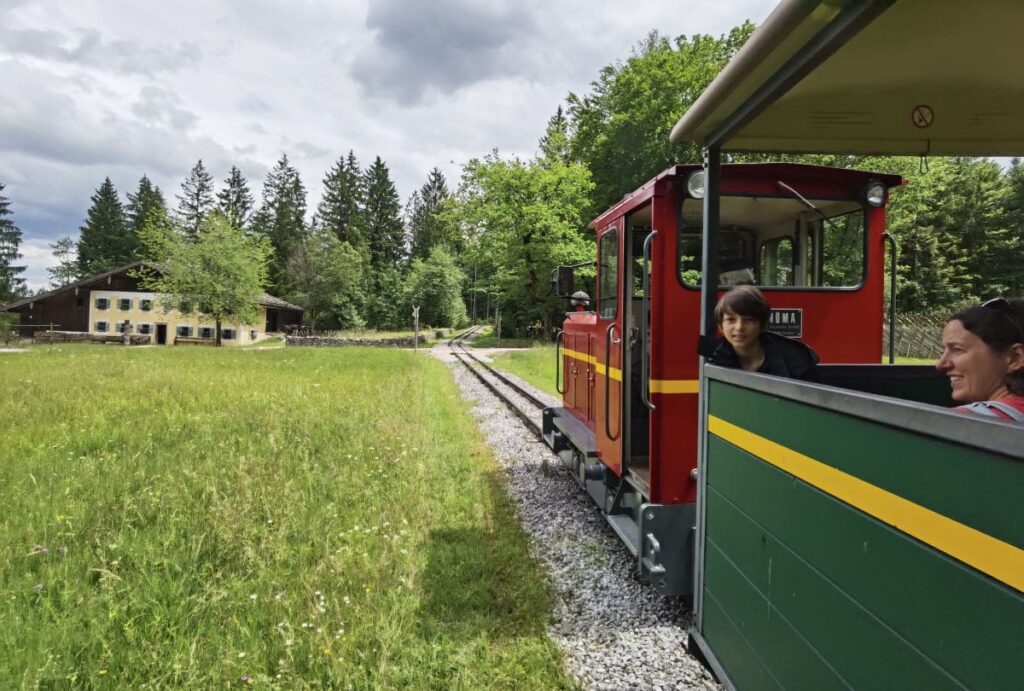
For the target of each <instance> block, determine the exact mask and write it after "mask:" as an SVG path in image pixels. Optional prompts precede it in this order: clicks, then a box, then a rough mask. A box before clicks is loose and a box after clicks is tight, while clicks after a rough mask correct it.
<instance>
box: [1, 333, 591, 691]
mask: <svg viewBox="0 0 1024 691" xmlns="http://www.w3.org/2000/svg"><path fill="white" fill-rule="evenodd" d="M0 381H3V382H4V386H3V387H0V438H2V439H3V445H2V446H0V506H2V507H3V509H2V512H0V679H3V680H4V682H3V686H5V687H26V688H35V687H42V688H67V687H70V686H74V687H85V688H143V687H146V686H148V687H151V688H153V687H160V688H162V687H187V688H226V687H229V686H232V685H241V684H242V683H244V682H243V681H242V680H243V679H245V680H247V681H248V682H249V683H251V684H252V685H254V686H256V687H260V688H288V689H291V688H307V687H312V688H328V687H330V688H345V687H346V686H348V687H352V688H359V689H365V688H437V689H449V688H464V689H475V688H530V689H532V688H564V687H567V686H570V685H571V684H570V682H569V681H568V680H567V679H566V677H565V676H564V674H563V672H562V658H561V653H560V652H559V650H558V649H557V647H556V646H555V645H554V644H553V643H552V642H551V641H550V639H548V637H547V636H546V627H547V625H548V622H549V616H550V607H551V603H550V599H549V593H548V590H547V587H546V584H545V582H544V580H543V578H542V575H541V573H540V571H539V570H538V567H537V566H536V564H535V563H534V562H533V560H532V559H531V558H530V556H529V553H528V550H527V542H526V538H525V536H524V534H523V533H522V532H521V530H520V529H519V527H518V524H517V523H516V519H515V514H514V509H513V506H512V504H511V503H510V500H509V499H508V498H507V496H506V495H505V493H504V491H503V487H502V484H501V480H500V474H499V472H498V470H497V469H496V466H495V462H494V459H493V457H492V456H491V455H490V452H489V451H488V449H487V448H486V446H485V445H484V444H483V442H482V440H481V438H480V436H479V434H478V432H477V431H476V429H475V427H474V425H473V423H472V421H471V420H470V418H469V416H468V414H467V412H466V406H465V404H464V403H463V402H462V401H461V399H460V398H459V397H458V394H457V392H456V391H455V389H454V386H453V383H452V382H451V379H450V376H449V374H448V372H447V371H446V370H445V368H444V366H443V365H442V364H441V363H439V362H438V361H435V360H433V359H430V358H425V357H415V356H414V355H413V354H412V353H411V352H402V351H392V350H377V349H357V348H351V349H349V348H344V349H308V350H306V349H281V350H270V351H264V352H261V353H255V352H252V351H245V350H239V349H229V348H222V349H214V348H189V349H186V348H166V349H165V348H150V349H125V348H111V347H103V346H51V347H37V348H34V349H33V350H32V352H30V353H28V354H21V355H7V356H5V355H4V354H2V353H0ZM398 402H400V404H398Z"/></svg>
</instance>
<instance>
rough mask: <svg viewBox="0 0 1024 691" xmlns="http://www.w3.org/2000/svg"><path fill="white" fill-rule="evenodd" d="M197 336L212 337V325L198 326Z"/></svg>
mask: <svg viewBox="0 0 1024 691" xmlns="http://www.w3.org/2000/svg"><path fill="white" fill-rule="evenodd" d="M199 338H213V327H212V326H200V327H199Z"/></svg>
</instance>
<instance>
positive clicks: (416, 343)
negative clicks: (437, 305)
mask: <svg viewBox="0 0 1024 691" xmlns="http://www.w3.org/2000/svg"><path fill="white" fill-rule="evenodd" d="M412 349H413V350H414V351H418V350H419V349H420V308H419V307H413V308H412Z"/></svg>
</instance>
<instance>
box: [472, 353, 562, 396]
mask: <svg viewBox="0 0 1024 691" xmlns="http://www.w3.org/2000/svg"><path fill="white" fill-rule="evenodd" d="M458 347H459V348H462V354H463V355H466V356H468V357H469V358H470V359H472V360H473V361H475V362H477V363H479V364H480V365H481V366H482V367H484V369H486V370H487V371H488V372H490V373H491V374H493V375H494V376H495V377H496V378H497V379H499V380H501V382H502V383H503V384H505V385H506V386H508V387H509V388H510V389H512V390H514V391H515V392H516V393H517V394H518V395H520V396H522V397H523V398H525V399H526V400H528V401H529V402H530V403H532V404H533V405H534V406H536V407H537V408H540V409H544V408H549V407H550V405H548V404H547V403H546V402H544V401H542V400H540V399H539V398H537V397H536V396H534V395H533V394H532V393H530V392H529V391H527V390H526V389H524V388H523V387H521V386H520V385H519V384H517V383H515V382H514V381H512V380H511V379H509V378H508V377H506V376H505V375H504V374H502V373H501V372H499V371H498V370H497V369H495V368H494V367H491V366H490V365H489V364H487V363H486V362H484V361H483V360H481V359H480V358H478V357H477V356H476V355H473V353H471V352H469V351H468V350H466V347H465V346H463V345H462V344H461V343H459V344H458Z"/></svg>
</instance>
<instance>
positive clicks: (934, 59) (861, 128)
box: [671, 0, 1024, 156]
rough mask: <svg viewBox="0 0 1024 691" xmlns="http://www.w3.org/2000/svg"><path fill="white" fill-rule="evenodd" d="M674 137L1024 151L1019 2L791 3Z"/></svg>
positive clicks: (834, 149) (747, 144)
mask: <svg viewBox="0 0 1024 691" xmlns="http://www.w3.org/2000/svg"><path fill="white" fill-rule="evenodd" d="M671 139H672V141H673V142H679V141H694V142H696V143H698V144H701V145H703V146H712V145H718V146H720V147H721V148H722V149H724V150H729V151H764V152H791V153H814V152H822V153H824V152H831V153H851V154H893V155H901V154H902V155H925V154H934V155H977V156H983V155H995V156H1011V155H1024V0H974V1H973V2H967V1H965V0H784V1H783V2H782V3H781V4H780V5H779V6H778V7H777V8H776V9H775V11H774V12H773V13H772V14H771V15H770V16H769V17H768V19H767V20H765V23H764V24H763V25H761V27H759V28H758V30H757V31H756V32H755V33H754V35H753V36H752V37H751V38H750V40H749V41H748V42H747V44H746V45H745V46H744V47H743V49H742V50H741V51H740V52H739V53H738V54H737V55H736V56H735V57H734V58H733V60H732V61H731V62H730V63H729V64H728V65H727V66H726V68H725V69H724V70H723V71H722V72H721V74H719V75H718V77H717V78H716V79H715V80H714V82H712V83H711V85H710V86H709V87H708V89H707V90H706V91H705V92H704V93H703V94H702V95H701V97H700V98H699V99H698V100H697V101H696V102H695V103H694V105H693V106H692V107H691V108H690V110H689V111H688V112H687V113H686V114H685V115H684V116H683V117H682V119H680V120H679V122H678V123H676V126H675V127H674V128H673V130H672V135H671Z"/></svg>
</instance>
